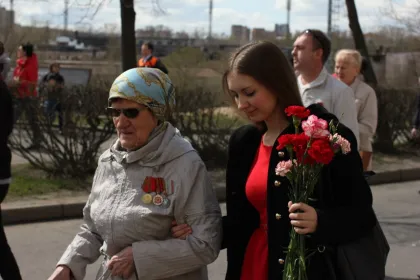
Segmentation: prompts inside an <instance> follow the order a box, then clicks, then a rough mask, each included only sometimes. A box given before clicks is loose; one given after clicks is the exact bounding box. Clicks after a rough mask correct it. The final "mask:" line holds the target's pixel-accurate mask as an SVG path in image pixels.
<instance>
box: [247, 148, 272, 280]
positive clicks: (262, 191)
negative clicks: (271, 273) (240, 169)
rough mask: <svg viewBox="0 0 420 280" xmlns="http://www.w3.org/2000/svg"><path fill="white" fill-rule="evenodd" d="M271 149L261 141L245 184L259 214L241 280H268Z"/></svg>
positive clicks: (249, 198) (248, 196)
mask: <svg viewBox="0 0 420 280" xmlns="http://www.w3.org/2000/svg"><path fill="white" fill-rule="evenodd" d="M272 148H273V147H271V146H265V145H264V144H263V142H262V141H261V144H260V147H259V149H258V152H257V155H256V157H255V161H254V165H253V167H252V169H251V172H250V173H249V176H248V180H247V182H246V187H245V192H246V196H247V198H248V200H249V202H251V204H252V205H253V206H254V207H255V209H257V210H258V212H259V213H260V227H259V228H258V229H256V230H255V231H254V233H253V234H252V236H251V239H250V240H249V243H248V246H247V248H246V253H245V258H244V263H243V266H242V275H241V280H266V279H267V278H268V241H267V178H268V166H269V162H270V155H271V150H272Z"/></svg>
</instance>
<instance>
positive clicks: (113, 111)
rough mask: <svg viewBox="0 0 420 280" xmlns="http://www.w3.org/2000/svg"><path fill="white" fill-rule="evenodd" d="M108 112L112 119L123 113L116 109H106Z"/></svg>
mask: <svg viewBox="0 0 420 280" xmlns="http://www.w3.org/2000/svg"><path fill="white" fill-rule="evenodd" d="M106 112H107V113H108V114H109V115H111V116H112V117H118V116H119V115H120V114H121V111H120V110H118V109H115V108H110V107H108V108H106Z"/></svg>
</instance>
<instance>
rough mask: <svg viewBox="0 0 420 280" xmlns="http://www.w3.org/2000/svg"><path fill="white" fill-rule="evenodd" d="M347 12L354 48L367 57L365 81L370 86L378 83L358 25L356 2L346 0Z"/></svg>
mask: <svg viewBox="0 0 420 280" xmlns="http://www.w3.org/2000/svg"><path fill="white" fill-rule="evenodd" d="M346 6H347V13H348V17H349V26H350V29H351V32H352V33H353V40H354V44H355V46H356V49H357V50H359V51H360V53H361V54H362V56H363V57H365V58H366V59H367V65H366V70H365V71H364V73H363V74H364V78H365V82H366V83H369V84H370V85H372V86H376V85H377V84H378V80H377V79H376V75H375V72H374V71H373V67H372V63H371V61H370V57H369V52H368V49H367V46H366V42H365V36H364V35H363V31H362V28H361V27H360V23H359V17H358V15H357V9H356V3H355V1H354V0H346Z"/></svg>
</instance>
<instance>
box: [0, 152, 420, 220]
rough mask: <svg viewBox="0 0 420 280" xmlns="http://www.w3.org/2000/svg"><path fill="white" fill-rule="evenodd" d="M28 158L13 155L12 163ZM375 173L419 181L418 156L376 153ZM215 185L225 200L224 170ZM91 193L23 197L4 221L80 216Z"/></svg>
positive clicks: (390, 179)
mask: <svg viewBox="0 0 420 280" xmlns="http://www.w3.org/2000/svg"><path fill="white" fill-rule="evenodd" d="M25 162H26V161H25V160H24V159H22V158H19V157H18V156H15V155H14V162H13V164H21V163H25ZM373 170H374V171H375V172H376V175H375V176H373V177H372V178H370V180H369V181H370V184H371V185H372V187H377V186H380V185H381V184H389V183H397V182H404V181H413V180H420V157H419V156H409V157H407V156H405V157H401V156H400V157H398V156H389V155H377V156H376V157H375V158H374V161H373ZM210 174H211V176H212V180H213V186H214V189H215V192H216V195H217V198H218V199H219V201H220V202H224V201H225V182H224V181H225V172H224V171H223V170H217V171H210ZM87 198H88V194H87V193H86V194H83V193H80V194H77V195H71V196H70V195H69V196H66V195H64V196H53V197H49V198H47V199H45V198H44V199H32V200H31V199H23V200H22V201H13V202H6V203H3V204H2V206H1V207H2V212H3V222H4V224H16V223H26V222H37V221H46V220H60V219H70V218H81V217H82V209H83V207H84V205H85V203H86V201H87Z"/></svg>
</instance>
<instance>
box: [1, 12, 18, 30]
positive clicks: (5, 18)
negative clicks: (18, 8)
mask: <svg viewBox="0 0 420 280" xmlns="http://www.w3.org/2000/svg"><path fill="white" fill-rule="evenodd" d="M14 24H15V12H14V11H8V10H6V8H3V7H0V30H1V31H4V30H6V29H9V28H11V27H12V26H13V25H14Z"/></svg>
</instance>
